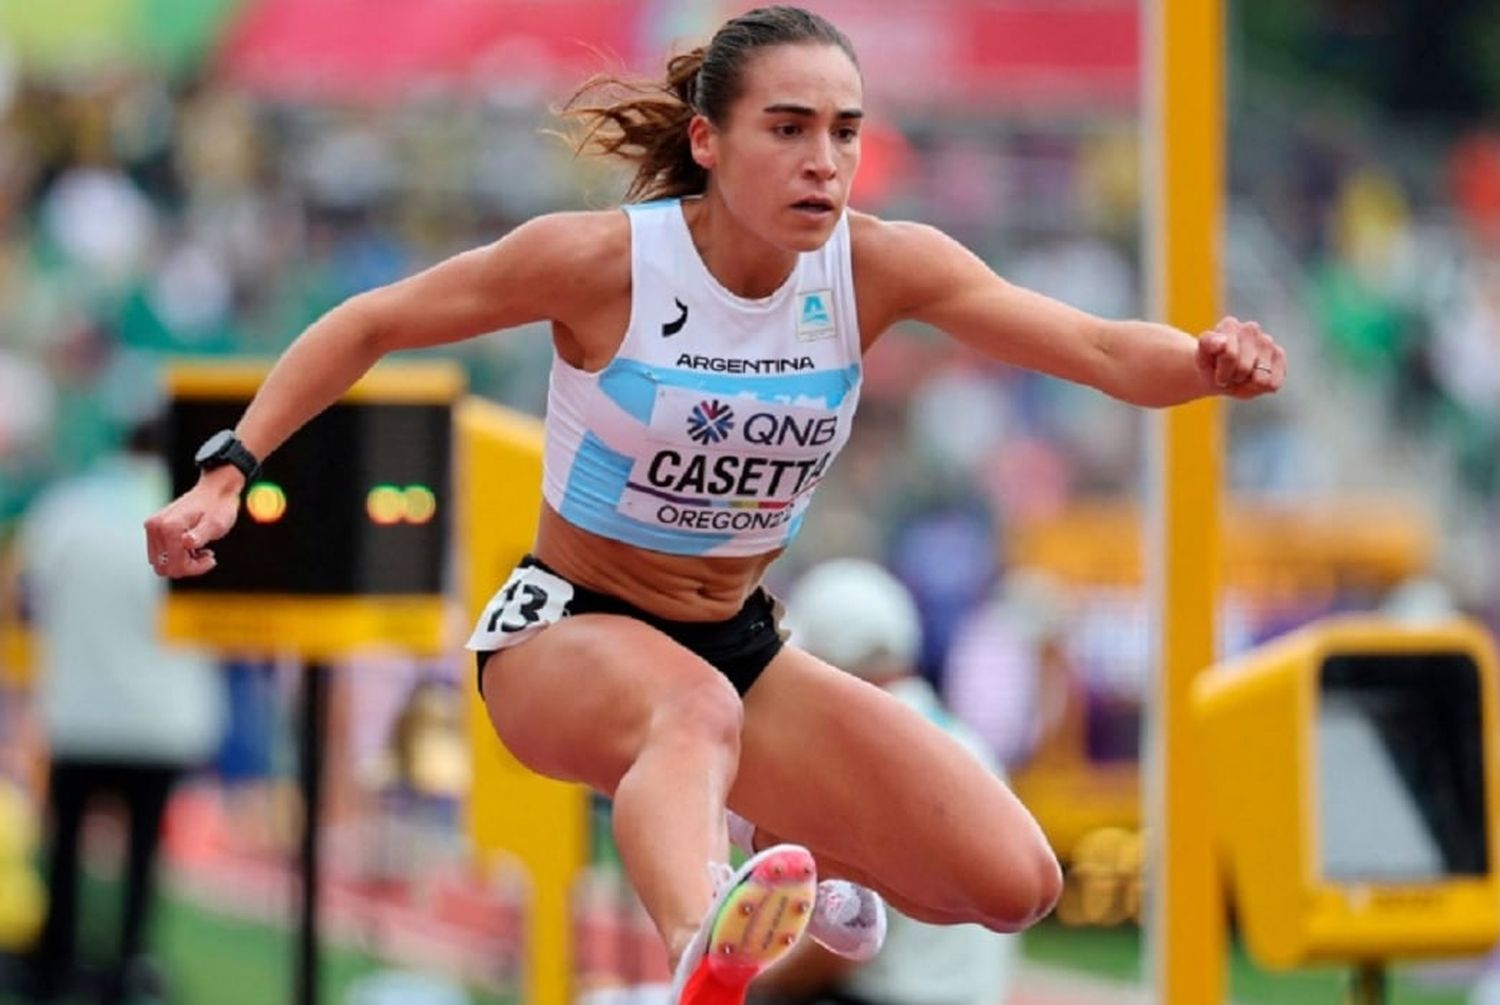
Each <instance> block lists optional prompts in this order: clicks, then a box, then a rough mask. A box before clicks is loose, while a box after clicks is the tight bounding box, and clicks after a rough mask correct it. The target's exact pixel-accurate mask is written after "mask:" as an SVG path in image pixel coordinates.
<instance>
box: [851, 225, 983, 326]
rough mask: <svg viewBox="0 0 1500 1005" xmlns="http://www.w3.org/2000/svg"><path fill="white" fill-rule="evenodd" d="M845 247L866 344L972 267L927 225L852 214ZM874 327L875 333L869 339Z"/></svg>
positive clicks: (952, 244) (960, 248)
mask: <svg viewBox="0 0 1500 1005" xmlns="http://www.w3.org/2000/svg"><path fill="white" fill-rule="evenodd" d="M849 243H850V256H851V260H852V263H853V268H854V287H855V295H856V296H857V297H858V298H859V311H860V318H861V327H863V328H865V329H866V332H867V338H866V342H867V343H868V342H869V341H872V340H873V337H874V336H875V335H879V334H880V332H881V331H883V330H884V329H885V328H886V327H888V326H890V325H891V324H894V323H895V322H897V321H900V320H902V319H903V318H906V317H908V316H910V314H911V312H912V311H913V310H914V309H916V308H917V307H918V305H920V304H922V303H924V302H926V301H928V300H930V299H931V298H932V297H933V296H935V295H936V294H937V293H938V290H939V288H940V287H942V286H943V285H945V284H948V283H951V282H952V281H953V280H954V278H956V276H955V274H956V273H957V274H962V273H964V272H966V271H967V270H968V269H969V268H971V267H972V262H973V256H972V255H971V254H970V253H969V252H968V251H967V250H966V249H965V248H964V247H963V245H961V244H959V243H958V242H957V241H955V240H954V239H953V238H951V237H949V236H948V235H947V234H945V233H943V232H942V231H941V230H939V229H937V228H936V227H933V226H931V225H930V224H925V223H916V222H912V221H908V220H883V219H881V218H880V217H877V216H871V215H869V214H867V213H856V212H853V211H852V210H851V211H850V213H849ZM872 328H873V329H875V330H874V332H873V334H868V333H869V332H870V330H871V329H872Z"/></svg>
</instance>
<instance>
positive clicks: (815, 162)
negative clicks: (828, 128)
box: [803, 136, 839, 181]
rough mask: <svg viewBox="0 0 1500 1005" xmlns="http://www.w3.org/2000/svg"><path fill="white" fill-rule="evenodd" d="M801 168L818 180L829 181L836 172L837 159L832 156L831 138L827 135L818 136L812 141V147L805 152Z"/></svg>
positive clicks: (837, 167)
mask: <svg viewBox="0 0 1500 1005" xmlns="http://www.w3.org/2000/svg"><path fill="white" fill-rule="evenodd" d="M803 170H804V171H805V172H806V173H807V174H808V175H809V176H810V177H812V178H816V179H817V180H819V181H831V180H833V178H834V176H835V175H837V174H838V170H839V166H838V161H837V160H835V159H834V156H833V139H832V137H829V136H818V137H816V138H815V139H814V140H813V142H812V148H811V149H810V150H809V151H808V153H807V163H806V164H805V165H804V166H803Z"/></svg>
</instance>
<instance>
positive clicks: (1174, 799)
mask: <svg viewBox="0 0 1500 1005" xmlns="http://www.w3.org/2000/svg"><path fill="white" fill-rule="evenodd" d="M1144 10H1145V11H1146V12H1147V14H1146V17H1147V19H1148V20H1147V22H1146V24H1145V25H1144V29H1145V37H1146V45H1147V51H1148V53H1149V67H1150V69H1149V77H1148V82H1147V97H1146V107H1147V109H1148V129H1149V132H1150V138H1149V141H1148V143H1147V151H1148V157H1149V158H1150V161H1149V163H1148V170H1147V172H1146V174H1145V177H1146V178H1147V179H1148V181H1147V184H1148V186H1149V187H1150V191H1149V193H1148V201H1149V204H1150V210H1151V219H1150V221H1149V224H1150V226H1149V230H1150V234H1151V256H1150V257H1151V274H1152V283H1151V298H1152V305H1151V306H1152V313H1153V314H1154V315H1155V316H1157V317H1160V318H1162V319H1163V320H1165V321H1167V322H1168V323H1170V324H1173V325H1175V326H1177V327H1179V328H1182V329H1184V330H1186V331H1189V332H1193V333H1195V334H1197V333H1201V332H1203V331H1206V330H1208V329H1209V328H1211V327H1212V326H1213V325H1214V323H1215V322H1216V321H1217V320H1218V317H1219V313H1220V300H1221V297H1222V293H1221V285H1220V284H1221V262H1222V257H1221V247H1220V242H1221V239H1222V232H1223V215H1224V214H1223V200H1224V61H1223V55H1224V5H1223V0H1148V2H1147V3H1146V4H1145V5H1144ZM1221 413H1222V409H1221V403H1220V400H1219V399H1217V398H1210V399H1206V400H1203V401H1198V402H1194V403H1192V404H1190V405H1185V406H1182V407H1179V408H1174V409H1171V410H1169V411H1167V412H1164V413H1158V414H1157V415H1155V416H1153V422H1154V424H1155V431H1154V436H1153V441H1154V451H1153V475H1154V476H1155V477H1154V479H1153V494H1154V497H1153V499H1152V505H1151V522H1152V525H1151V527H1150V528H1149V530H1150V532H1151V533H1150V536H1149V540H1150V541H1151V549H1150V552H1151V553H1150V556H1149V566H1150V568H1151V576H1150V579H1151V589H1152V594H1153V596H1152V600H1153V605H1152V610H1153V611H1154V616H1155V617H1156V618H1157V619H1158V624H1159V635H1158V638H1159V639H1160V650H1159V664H1158V671H1159V672H1158V677H1157V685H1156V690H1157V693H1156V696H1155V701H1154V702H1153V703H1152V708H1151V711H1150V715H1151V717H1152V719H1151V724H1150V730H1149V736H1150V738H1151V739H1150V746H1149V748H1148V750H1147V751H1146V763H1147V771H1148V778H1147V786H1146V798H1147V806H1146V814H1145V817H1146V820H1147V825H1146V826H1147V832H1148V839H1149V840H1150V842H1151V867H1150V873H1149V881H1150V882H1151V883H1152V884H1153V886H1154V897H1153V898H1152V901H1153V905H1154V906H1153V909H1152V912H1151V918H1150V928H1149V935H1148V940H1147V945H1148V952H1149V953H1150V956H1151V959H1150V961H1149V966H1150V972H1151V975H1152V976H1151V980H1152V983H1153V985H1154V987H1155V989H1156V994H1155V995H1154V998H1155V1000H1156V1001H1159V1002H1162V1003H1163V1005H1217V1003H1220V1002H1222V1001H1224V998H1225V973H1224V971H1225V963H1224V961H1225V937H1226V932H1225V919H1224V903H1223V894H1222V892H1221V890H1220V884H1219V876H1218V872H1217V866H1216V864H1215V855H1214V848H1213V836H1212V835H1213V831H1212V820H1211V817H1210V803H1209V799H1208V795H1209V787H1208V786H1209V779H1208V777H1207V775H1206V772H1205V769H1204V759H1203V758H1202V756H1200V755H1201V752H1200V751H1199V750H1198V749H1197V747H1198V744H1196V743H1195V742H1194V735H1193V722H1192V719H1191V710H1192V705H1191V694H1190V689H1191V685H1192V681H1193V677H1194V676H1195V675H1196V674H1198V673H1199V672H1200V671H1201V670H1202V669H1203V668H1205V667H1207V666H1209V665H1210V664H1211V663H1213V662H1214V659H1215V655H1216V654H1215V621H1216V617H1215V616H1216V608H1217V603H1218V599H1219V576H1220V533H1221V530H1220V524H1219V520H1220V481H1221V469H1222V458H1221V455H1222V450H1223V437H1224V433H1223V425H1222V423H1223V418H1222V414H1221Z"/></svg>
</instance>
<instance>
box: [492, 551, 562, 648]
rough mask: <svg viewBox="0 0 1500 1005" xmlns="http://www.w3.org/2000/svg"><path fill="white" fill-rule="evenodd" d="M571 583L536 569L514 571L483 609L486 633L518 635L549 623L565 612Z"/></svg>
mask: <svg viewBox="0 0 1500 1005" xmlns="http://www.w3.org/2000/svg"><path fill="white" fill-rule="evenodd" d="M572 599H573V584H572V583H569V582H568V581H567V580H565V579H559V578H558V577H557V576H554V575H552V574H551V573H550V572H544V571H543V570H541V569H537V568H534V567H532V568H524V569H517V570H516V571H515V572H514V573H513V574H512V575H511V577H510V580H509V581H508V582H507V583H506V584H505V585H504V586H502V587H501V588H500V592H499V593H496V594H495V597H494V599H493V600H491V601H490V606H489V607H487V608H486V609H485V612H484V621H483V623H482V629H483V631H485V632H486V633H495V632H499V633H501V634H505V633H508V632H519V631H522V630H523V629H526V628H530V627H531V626H532V625H535V624H539V623H540V624H549V625H550V624H552V623H553V622H555V621H560V620H561V619H562V618H563V616H564V615H565V614H566V613H567V612H566V610H565V608H566V607H567V604H568V601H570V600H572Z"/></svg>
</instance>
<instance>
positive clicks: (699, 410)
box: [688, 399, 734, 443]
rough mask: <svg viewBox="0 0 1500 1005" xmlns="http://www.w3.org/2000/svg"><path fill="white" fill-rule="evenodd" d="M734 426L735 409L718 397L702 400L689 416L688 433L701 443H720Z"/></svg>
mask: <svg viewBox="0 0 1500 1005" xmlns="http://www.w3.org/2000/svg"><path fill="white" fill-rule="evenodd" d="M733 428H734V409H732V408H730V407H729V406H728V405H726V404H724V402H722V401H719V400H717V399H715V400H713V401H700V402H698V404H696V405H694V406H693V411H692V414H690V415H689V416H688V435H689V436H691V437H692V438H693V439H694V440H696V441H697V442H699V443H718V442H720V441H721V440H723V439H724V438H725V437H727V436H728V435H729V431H730V430H731V429H733Z"/></svg>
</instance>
